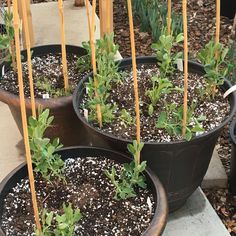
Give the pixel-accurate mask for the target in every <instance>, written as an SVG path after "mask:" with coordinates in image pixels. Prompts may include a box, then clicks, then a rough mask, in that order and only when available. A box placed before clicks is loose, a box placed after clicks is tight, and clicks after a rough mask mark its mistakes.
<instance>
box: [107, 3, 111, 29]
mask: <svg viewBox="0 0 236 236" xmlns="http://www.w3.org/2000/svg"><path fill="white" fill-rule="evenodd" d="M111 1H112V0H107V10H106V15H107V24H106V33H110V30H111V12H110V10H111Z"/></svg>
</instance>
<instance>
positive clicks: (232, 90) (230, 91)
mask: <svg viewBox="0 0 236 236" xmlns="http://www.w3.org/2000/svg"><path fill="white" fill-rule="evenodd" d="M234 91H236V85H234V86H232V87H231V88H229V89H228V90H227V91H226V92H225V93H224V98H226V97H227V96H229V95H230V94H231V93H233V92H234Z"/></svg>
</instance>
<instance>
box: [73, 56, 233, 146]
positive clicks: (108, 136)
mask: <svg viewBox="0 0 236 236" xmlns="http://www.w3.org/2000/svg"><path fill="white" fill-rule="evenodd" d="M136 60H156V57H155V56H138V57H136ZM130 61H132V58H131V57H128V58H124V59H121V60H119V61H118V63H122V62H130ZM137 64H138V63H137ZM140 64H148V62H147V63H140ZM188 64H190V65H193V66H197V67H200V68H201V69H203V66H202V65H201V64H200V63H198V62H196V61H193V60H188ZM130 65H131V64H130ZM126 66H127V65H126ZM123 67H125V66H123ZM91 75H92V72H91V73H89V74H87V75H86V76H85V77H84V78H83V79H82V80H81V81H80V82H79V84H78V85H77V87H76V88H75V90H74V92H73V95H72V99H73V108H74V111H75V113H76V115H77V117H78V119H79V120H80V121H81V122H82V123H83V124H84V125H85V126H86V127H88V128H89V129H90V130H92V132H94V133H99V134H100V135H102V136H105V137H106V138H109V139H112V140H118V141H119V142H125V143H131V142H132V140H131V139H124V138H118V137H116V136H114V135H112V134H108V133H105V132H102V131H101V130H98V129H97V128H95V127H93V126H92V125H91V124H90V123H88V122H87V121H86V120H85V119H84V117H83V116H82V115H81V114H80V112H79V109H78V107H77V102H76V101H77V100H78V99H77V97H78V94H79V92H78V91H79V90H81V91H82V89H81V87H82V86H83V84H84V81H85V80H86V79H88V78H89V76H91ZM224 82H225V83H226V84H228V86H232V84H231V82H230V81H229V80H228V79H226V78H224ZM230 97H231V98H232V99H233V106H231V105H230V104H229V105H230V111H229V114H228V116H225V119H224V120H223V121H222V122H221V124H220V125H219V126H217V127H215V128H214V129H211V130H209V131H208V132H206V133H204V134H201V135H199V136H196V137H194V138H193V139H191V140H190V141H187V140H179V141H171V142H144V146H145V145H146V146H155V145H173V144H176V145H181V144H185V143H194V142H197V141H198V140H199V139H206V138H208V137H209V136H211V135H212V134H213V133H215V132H217V131H219V130H221V129H222V128H223V127H224V126H225V125H226V124H227V123H228V122H229V121H230V120H231V119H232V117H233V116H234V114H235V113H236V92H233V93H231V94H230V96H229V98H230Z"/></svg>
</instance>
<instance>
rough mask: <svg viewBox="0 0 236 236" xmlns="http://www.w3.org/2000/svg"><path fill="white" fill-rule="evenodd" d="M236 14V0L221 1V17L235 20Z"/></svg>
mask: <svg viewBox="0 0 236 236" xmlns="http://www.w3.org/2000/svg"><path fill="white" fill-rule="evenodd" d="M235 13H236V1H235V0H220V15H221V16H226V17H228V18H229V19H233V18H234V16H235Z"/></svg>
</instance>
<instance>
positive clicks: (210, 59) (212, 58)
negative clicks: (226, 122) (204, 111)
mask: <svg viewBox="0 0 236 236" xmlns="http://www.w3.org/2000/svg"><path fill="white" fill-rule="evenodd" d="M228 51H229V49H228V48H224V47H223V45H222V44H221V43H215V42H214V41H213V40H211V41H210V42H209V43H207V44H206V46H205V48H203V49H202V50H201V51H200V52H199V53H198V55H197V57H198V59H199V60H200V61H201V63H202V64H203V65H204V70H205V72H206V74H205V78H206V82H207V84H206V88H205V94H206V96H207V97H208V98H214V96H215V94H216V92H217V91H216V87H217V86H219V85H222V84H223V83H224V79H223V77H225V76H226V75H227V73H228V69H229V68H228V67H227V63H226V61H225V59H226V56H227V53H228Z"/></svg>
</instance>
